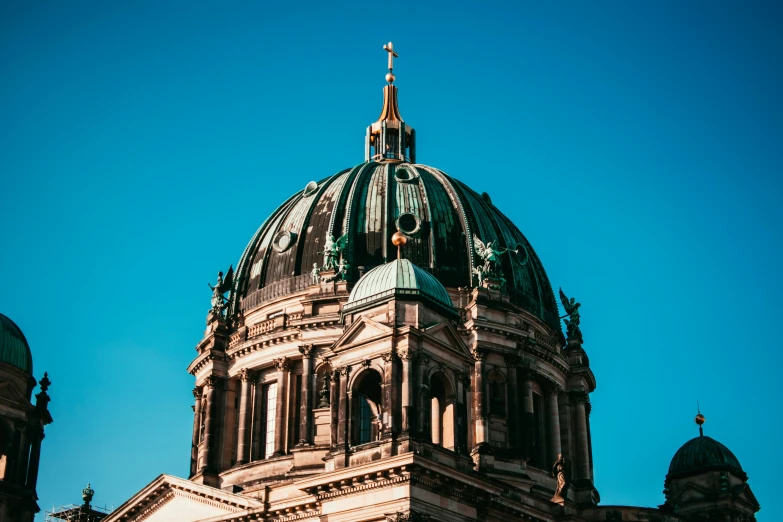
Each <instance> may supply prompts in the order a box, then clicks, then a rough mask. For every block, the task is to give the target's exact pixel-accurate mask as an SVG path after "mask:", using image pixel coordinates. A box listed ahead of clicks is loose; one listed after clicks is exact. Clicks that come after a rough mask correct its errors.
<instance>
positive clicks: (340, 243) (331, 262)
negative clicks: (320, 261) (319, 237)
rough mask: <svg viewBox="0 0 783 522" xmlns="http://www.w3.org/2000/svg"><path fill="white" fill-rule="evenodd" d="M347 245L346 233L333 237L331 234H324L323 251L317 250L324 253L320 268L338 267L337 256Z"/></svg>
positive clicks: (330, 268)
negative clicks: (322, 263)
mask: <svg viewBox="0 0 783 522" xmlns="http://www.w3.org/2000/svg"><path fill="white" fill-rule="evenodd" d="M347 246H348V234H343V235H342V236H340V237H339V238H337V239H335V238H334V236H333V235H332V234H329V235H327V236H326V243H325V244H324V251H323V252H318V253H319V254H323V255H324V265H323V267H321V269H322V270H335V269H336V268H338V264H337V257H338V255H339V254H340V252H342V251H343V250H345V247H347Z"/></svg>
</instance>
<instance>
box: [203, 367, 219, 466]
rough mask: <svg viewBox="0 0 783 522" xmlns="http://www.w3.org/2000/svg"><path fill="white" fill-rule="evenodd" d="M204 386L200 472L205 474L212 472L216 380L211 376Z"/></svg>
mask: <svg viewBox="0 0 783 522" xmlns="http://www.w3.org/2000/svg"><path fill="white" fill-rule="evenodd" d="M204 386H205V387H206V389H207V398H206V401H207V403H206V405H204V406H202V407H204V408H206V417H205V419H204V463H203V465H202V466H201V472H202V473H206V472H209V471H213V470H214V466H213V465H212V453H213V451H212V449H213V448H212V446H213V444H214V442H213V440H214V438H215V427H214V424H215V414H216V413H217V412H216V411H215V409H216V407H215V387H216V386H217V378H215V377H213V376H209V377H207V379H206V381H205V382H204Z"/></svg>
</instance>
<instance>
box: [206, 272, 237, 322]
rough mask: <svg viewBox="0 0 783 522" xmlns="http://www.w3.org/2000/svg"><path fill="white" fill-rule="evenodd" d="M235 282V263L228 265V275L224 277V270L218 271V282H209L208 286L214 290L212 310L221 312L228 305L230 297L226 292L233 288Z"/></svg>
mask: <svg viewBox="0 0 783 522" xmlns="http://www.w3.org/2000/svg"><path fill="white" fill-rule="evenodd" d="M233 284H234V265H231V266H229V267H228V271H227V272H226V276H225V277H223V272H218V276H217V282H216V283H215V286H212V285H210V284H209V283H207V286H209V288H210V289H211V290H212V312H214V313H216V314H220V313H221V312H222V311H223V309H224V308H225V307H226V303H227V302H228V299H226V296H225V294H226V292H228V291H229V290H231V287H232V286H233Z"/></svg>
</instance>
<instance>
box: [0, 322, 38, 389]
mask: <svg viewBox="0 0 783 522" xmlns="http://www.w3.org/2000/svg"><path fill="white" fill-rule="evenodd" d="M0 363H7V364H10V365H12V366H16V367H17V368H19V369H20V370H22V371H24V372H26V373H29V374H30V375H32V374H33V354H32V352H31V351H30V346H29V345H28V344H27V339H25V337H24V334H23V333H22V330H21V329H19V327H18V326H16V323H14V322H13V321H12V320H11V319H9V318H8V317H6V316H5V315H3V314H0Z"/></svg>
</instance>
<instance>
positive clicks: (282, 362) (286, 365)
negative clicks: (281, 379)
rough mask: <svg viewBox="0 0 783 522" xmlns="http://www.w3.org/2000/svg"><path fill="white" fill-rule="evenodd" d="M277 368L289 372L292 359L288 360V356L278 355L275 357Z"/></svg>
mask: <svg viewBox="0 0 783 522" xmlns="http://www.w3.org/2000/svg"><path fill="white" fill-rule="evenodd" d="M275 368H277V371H279V372H287V371H288V370H290V369H291V361H289V360H288V357H278V358H277V359H275Z"/></svg>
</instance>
